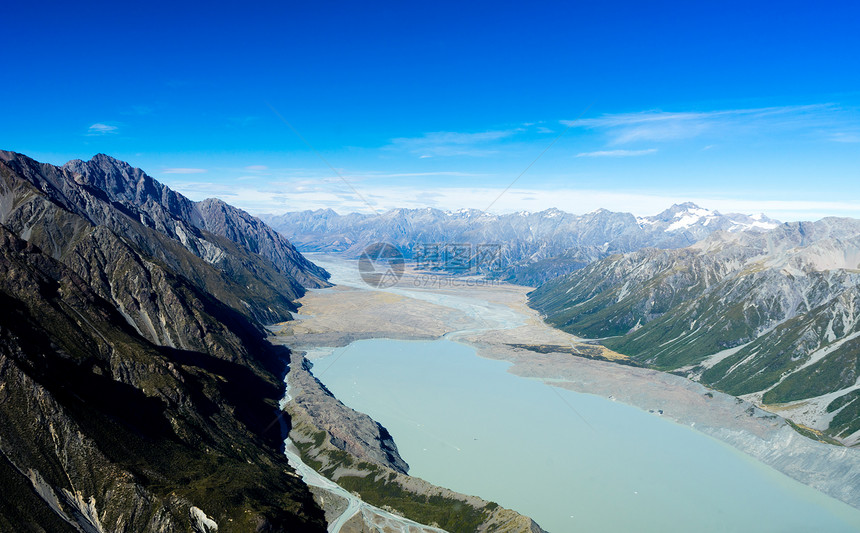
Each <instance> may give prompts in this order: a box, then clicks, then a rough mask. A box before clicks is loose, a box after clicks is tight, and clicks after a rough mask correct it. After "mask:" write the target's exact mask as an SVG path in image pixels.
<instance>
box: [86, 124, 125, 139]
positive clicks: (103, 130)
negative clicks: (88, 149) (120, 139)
mask: <svg viewBox="0 0 860 533" xmlns="http://www.w3.org/2000/svg"><path fill="white" fill-rule="evenodd" d="M115 133H119V128H118V127H117V126H113V125H111V124H103V123H101V122H96V123H95V124H93V125H92V126H90V127H89V128H88V129H87V135H88V136H90V137H95V136H98V135H112V134H115Z"/></svg>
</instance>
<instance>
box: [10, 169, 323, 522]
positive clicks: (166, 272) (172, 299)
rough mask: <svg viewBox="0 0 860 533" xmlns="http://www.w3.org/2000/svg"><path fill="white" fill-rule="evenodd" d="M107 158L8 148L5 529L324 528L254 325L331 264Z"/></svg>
mask: <svg viewBox="0 0 860 533" xmlns="http://www.w3.org/2000/svg"><path fill="white" fill-rule="evenodd" d="M94 161H96V162H99V168H103V167H105V168H113V167H116V168H118V169H119V171H117V172H118V174H117V173H115V172H113V171H111V172H107V171H105V172H104V173H103V174H98V173H96V172H93V171H89V173H87V172H84V173H81V172H77V171H75V172H73V171H72V170H69V169H62V168H59V167H55V166H52V165H44V164H40V163H38V162H36V161H33V160H31V159H29V158H26V157H25V156H22V155H19V154H13V153H9V152H2V153H0V306H2V308H3V313H2V320H0V483H2V486H3V487H4V498H2V500H3V502H2V504H0V529H2V530H4V531H5V530H10V531H17V530H20V526H21V524H24V523H31V524H33V527H32V528H31V529H32V530H34V531H86V532H98V531H201V532H204V531H214V526H213V525H212V524H217V527H218V531H281V530H301V531H304V530H308V531H322V530H324V529H325V523H324V518H323V515H322V512H321V510H320V509H319V508H318V507H317V506H316V505H315V504H314V503H313V500H312V497H311V495H310V492H309V491H308V490H307V487H306V486H305V485H304V484H303V483H302V482H301V481H300V479H299V478H297V477H296V476H295V474H294V473H293V472H292V469H291V467H290V466H289V464H288V462H287V460H286V458H285V457H284V455H283V454H282V451H281V450H282V446H283V434H284V433H283V432H284V430H285V429H286V428H283V427H281V424H279V423H278V420H279V418H278V414H279V410H278V401H279V399H280V398H281V395H282V391H283V384H282V381H281V379H280V377H281V376H282V373H283V371H284V368H285V364H286V361H287V359H288V352H287V351H286V350H285V349H283V348H275V347H273V346H272V345H270V344H269V343H268V342H267V341H266V338H265V333H264V330H263V328H262V326H261V325H260V323H259V320H278V319H282V318H285V317H287V316H288V312H289V311H290V310H291V309H294V308H295V306H294V304H293V302H292V300H293V299H294V298H295V297H297V296H298V295H300V294H301V293H302V291H303V290H304V287H303V286H302V282H301V281H299V280H300V279H301V280H304V281H306V282H308V283H310V284H317V285H319V284H322V283H323V278H324V277H325V274H324V271H322V270H320V269H318V268H316V267H313V266H312V265H311V266H308V265H310V264H309V263H307V262H306V261H305V260H304V259H303V258H301V259H298V258H300V256H299V255H298V254H296V260H295V263H294V264H292V265H288V264H284V263H280V264H276V263H275V262H273V260H272V259H270V258H268V257H264V256H263V255H260V254H262V253H263V249H264V248H265V249H266V250H269V251H270V252H271V254H270V255H272V256H273V257H281V258H282V259H289V258H290V257H291V256H290V253H294V250H292V252H291V251H290V250H291V248H290V247H289V246H288V244H289V243H288V242H287V241H286V240H285V239H283V238H281V237H276V238H275V237H271V235H270V238H269V241H266V240H265V239H262V241H261V242H267V244H265V245H264V246H263V247H262V248H259V249H258V250H257V251H255V250H253V249H252V248H251V247H250V246H249V245H248V244H247V243H243V242H235V241H233V240H231V238H229V237H228V236H227V235H220V234H217V233H215V232H213V231H209V230H208V229H205V228H204V227H203V226H204V225H205V217H204V216H203V215H202V214H201V213H200V212H199V211H198V210H197V207H196V204H194V203H192V202H189V201H188V200H187V199H185V198H184V197H182V196H181V195H177V194H176V193H174V192H172V191H170V190H169V189H167V188H166V187H163V186H161V185H160V184H158V183H157V182H155V181H154V180H151V179H148V177H146V176H145V174H143V173H142V172H141V171H139V170H136V169H130V167H128V166H127V165H122V164H119V163H118V162H115V161H114V160H110V158H106V157H97V158H95V159H94ZM80 165H81V163H74V164H71V165H70V166H71V167H76V168H78V170H80ZM233 216H243V214H242V213H241V212H238V211H234V212H231V213H230V214H229V215H228V216H225V217H224V219H223V220H222V224H227V223H228V221H229V220H232V218H231V217H233ZM247 223H248V224H251V225H253V220H251V221H249V222H247ZM257 229H258V230H259V231H261V232H264V231H265V228H263V227H258V228H257ZM269 231H271V230H269ZM278 246H280V248H278ZM278 250H280V251H278ZM258 251H259V252H260V253H257V252H258ZM277 254H281V255H280V256H278V255H277ZM289 272H296V273H297V274H296V275H295V276H294V275H292V274H289ZM299 274H300V275H299ZM7 496H8V497H7Z"/></svg>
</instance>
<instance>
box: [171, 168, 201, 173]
mask: <svg viewBox="0 0 860 533" xmlns="http://www.w3.org/2000/svg"><path fill="white" fill-rule="evenodd" d="M204 172H206V169H205V168H164V169H161V173H162V174H203V173H204Z"/></svg>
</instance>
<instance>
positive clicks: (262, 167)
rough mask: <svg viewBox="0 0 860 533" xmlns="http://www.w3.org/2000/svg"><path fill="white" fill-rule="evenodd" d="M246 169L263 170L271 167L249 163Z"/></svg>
mask: <svg viewBox="0 0 860 533" xmlns="http://www.w3.org/2000/svg"><path fill="white" fill-rule="evenodd" d="M245 170H251V171H256V172H262V171H264V170H269V167H267V166H266V165H248V166H247V167H245Z"/></svg>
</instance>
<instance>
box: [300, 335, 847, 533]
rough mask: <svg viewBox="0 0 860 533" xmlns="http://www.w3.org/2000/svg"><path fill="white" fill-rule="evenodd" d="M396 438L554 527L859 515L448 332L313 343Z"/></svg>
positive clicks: (467, 489)
mask: <svg viewBox="0 0 860 533" xmlns="http://www.w3.org/2000/svg"><path fill="white" fill-rule="evenodd" d="M309 355H311V356H312V357H319V356H322V357H321V358H319V359H315V360H314V373H315V374H316V375H317V377H319V378H320V380H321V381H322V382H323V383H325V385H326V386H327V387H328V388H329V389H331V391H332V392H333V393H334V394H335V395H336V396H337V397H338V398H339V399H340V400H341V401H343V402H344V403H346V404H347V405H349V406H350V407H352V408H354V409H356V410H358V411H362V412H364V413H367V414H368V415H370V416H371V417H373V418H374V419H376V420H377V421H379V422H380V423H381V424H382V425H384V426H385V427H386V428H388V430H389V431H390V432H391V433H392V435H393V436H394V439H395V441H396V442H397V445H398V447H399V449H400V453H401V455H402V456H403V458H404V459H405V460H406V461H407V462H408V463H409V465H410V466H411V469H410V474H412V475H415V476H418V477H421V478H424V479H426V480H428V481H430V482H432V483H435V484H438V485H442V486H445V487H448V488H451V489H453V490H456V491H459V492H463V493H467V494H476V495H479V496H481V497H483V498H485V499H489V500H493V501H496V502H498V503H499V504H501V505H503V506H505V507H509V508H512V509H515V510H517V511H519V512H522V513H524V514H526V515H528V516H531V517H532V518H534V519H535V520H536V521H537V522H538V523H539V524H541V526H543V527H544V528H545V529H547V530H548V531H551V532H556V533H561V532H568V531H638V532H674V531H685V532H686V531H699V532H737V531H750V532H798V533H799V532H804V533H806V532H811V531H827V532H854V531H860V511H858V510H856V509H853V508H851V507H850V506H848V505H846V504H843V503H842V502H839V501H837V500H835V499H833V498H830V497H828V496H825V495H824V494H822V493H820V492H818V491H816V490H814V489H812V488H809V487H807V486H805V485H803V484H801V483H799V482H796V481H794V480H792V479H790V478H789V477H787V476H785V475H783V474H781V473H779V472H777V471H775V470H773V469H771V468H770V467H768V466H766V465H764V464H762V463H759V462H758V461H756V460H754V459H752V458H750V457H748V456H746V455H745V454H743V453H741V452H739V451H737V450H735V449H734V448H731V447H730V446H728V445H726V444H724V443H722V442H719V441H717V440H715V439H712V438H710V437H708V436H706V435H703V434H701V433H698V432H696V431H694V430H692V429H691V428H689V427H686V426H681V425H679V424H676V423H674V422H672V421H669V420H666V419H663V418H661V417H659V416H657V415H654V414H650V413H647V412H644V411H642V410H639V409H636V408H633V407H630V406H627V405H624V404H621V403H617V402H613V401H610V400H607V399H604V398H600V397H597V396H593V395H587V394H579V393H575V392H571V391H567V390H563V389H559V388H556V387H551V386H548V385H546V384H544V383H542V382H540V381H537V380H531V379H525V378H521V377H518V376H515V375H512V374H510V373H508V372H506V368H507V367H508V366H509V363H506V362H501V361H494V360H489V359H483V358H480V357H478V356H477V355H476V353H475V351H474V349H472V348H471V347H469V346H466V345H463V344H459V343H457V342H454V341H451V340H446V339H443V340H438V341H428V342H421V341H394V340H386V339H374V340H363V341H357V342H355V343H353V344H351V345H349V346H348V347H346V348H338V349H330V348H325V349H317V350H311V351H310V352H309Z"/></svg>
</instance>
